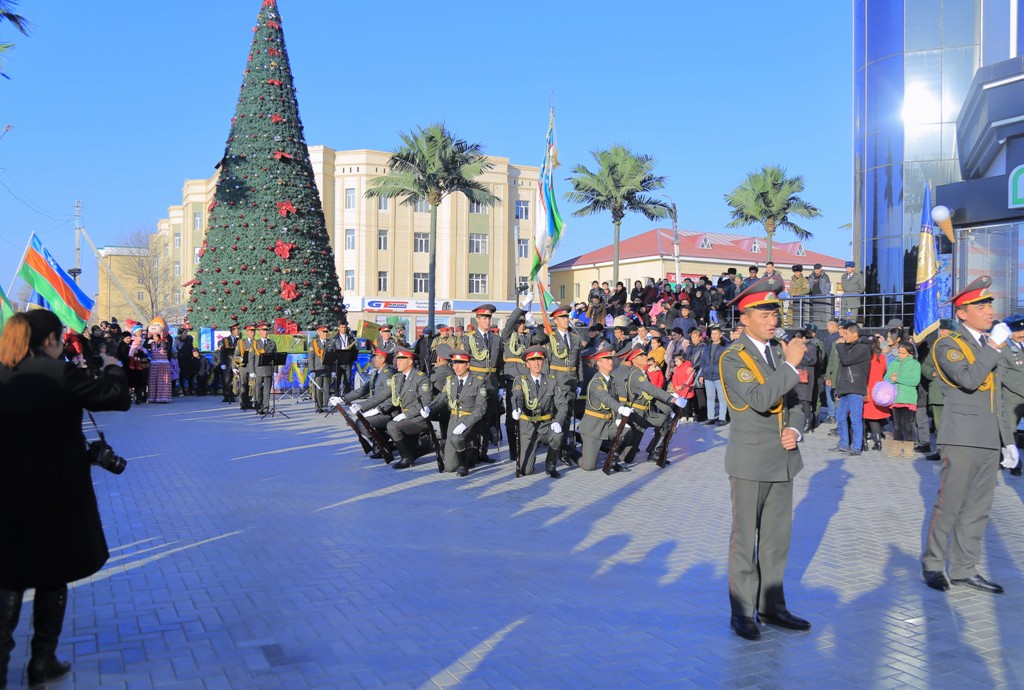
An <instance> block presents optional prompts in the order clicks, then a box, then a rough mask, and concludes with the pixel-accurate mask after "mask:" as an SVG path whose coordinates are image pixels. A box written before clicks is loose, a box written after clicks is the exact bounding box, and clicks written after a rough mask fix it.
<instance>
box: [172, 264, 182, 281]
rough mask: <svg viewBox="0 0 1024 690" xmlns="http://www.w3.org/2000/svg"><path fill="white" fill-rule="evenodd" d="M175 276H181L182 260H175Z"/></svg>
mask: <svg viewBox="0 0 1024 690" xmlns="http://www.w3.org/2000/svg"><path fill="white" fill-rule="evenodd" d="M174 277H175V278H179V277H181V262H180V261H175V262H174Z"/></svg>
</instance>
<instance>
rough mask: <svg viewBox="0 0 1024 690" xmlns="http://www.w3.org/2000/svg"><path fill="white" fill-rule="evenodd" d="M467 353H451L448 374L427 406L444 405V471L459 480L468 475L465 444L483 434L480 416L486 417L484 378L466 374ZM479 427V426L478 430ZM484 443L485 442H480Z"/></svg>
mask: <svg viewBox="0 0 1024 690" xmlns="http://www.w3.org/2000/svg"><path fill="white" fill-rule="evenodd" d="M469 360H470V356H469V353H468V352H467V351H465V350H453V351H452V371H453V372H454V373H453V374H452V375H451V376H449V377H448V379H447V380H446V381H445V383H444V387H443V388H442V390H441V392H440V393H439V394H438V395H437V397H436V398H434V401H433V402H432V403H431V404H430V406H431V407H437V406H439V405H445V404H446V405H447V406H448V411H449V414H451V418H450V419H449V420H448V427H449V428H448V433H447V437H448V441H447V442H446V443H445V445H444V471H445V472H456V473H457V474H458V475H459V476H460V477H465V476H466V475H467V474H469V468H468V466H469V464H470V463H469V462H468V460H467V458H466V454H467V453H468V452H469V445H470V444H471V443H473V442H474V441H475V442H477V443H479V442H480V440H477V439H474V438H473V437H474V436H479V435H480V434H481V431H482V432H483V433H486V432H487V427H486V423H485V422H484V417H485V416H486V415H487V397H488V391H487V387H486V385H485V381H484V377H483V376H481V375H479V374H470V373H469ZM480 427H483V428H482V429H481V428H480ZM482 442H483V443H486V440H483V441H482Z"/></svg>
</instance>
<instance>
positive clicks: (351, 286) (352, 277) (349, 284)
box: [345, 271, 356, 292]
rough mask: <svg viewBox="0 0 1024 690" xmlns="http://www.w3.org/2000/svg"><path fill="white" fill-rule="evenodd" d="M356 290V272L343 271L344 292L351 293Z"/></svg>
mask: <svg viewBox="0 0 1024 690" xmlns="http://www.w3.org/2000/svg"><path fill="white" fill-rule="evenodd" d="M355 289H356V272H355V271H345V292H352V291H354V290H355Z"/></svg>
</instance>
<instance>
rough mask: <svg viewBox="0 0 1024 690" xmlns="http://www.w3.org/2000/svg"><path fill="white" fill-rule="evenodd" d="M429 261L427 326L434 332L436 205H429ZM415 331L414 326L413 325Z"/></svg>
mask: <svg viewBox="0 0 1024 690" xmlns="http://www.w3.org/2000/svg"><path fill="white" fill-rule="evenodd" d="M429 254H430V263H429V265H428V268H427V271H428V273H427V328H429V329H430V332H431V333H433V332H434V295H436V294H437V286H436V280H437V276H436V273H437V206H435V205H434V204H431V205H430V252H429ZM413 330H414V331H415V326H414V327H413Z"/></svg>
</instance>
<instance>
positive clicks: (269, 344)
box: [252, 321, 277, 414]
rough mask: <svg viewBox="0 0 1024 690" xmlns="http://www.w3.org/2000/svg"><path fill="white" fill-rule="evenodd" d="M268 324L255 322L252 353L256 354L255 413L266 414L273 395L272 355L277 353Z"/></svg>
mask: <svg viewBox="0 0 1024 690" xmlns="http://www.w3.org/2000/svg"><path fill="white" fill-rule="evenodd" d="M269 333H270V324H268V323H266V322H264V321H261V322H260V323H258V324H256V340H255V341H254V342H253V345H252V349H253V354H255V355H256V393H255V396H254V397H255V402H256V414H267V412H269V411H270V401H271V397H272V396H273V395H274V372H275V371H277V365H276V364H274V355H276V354H277V343H275V342H274V341H273V340H271V339H270V338H269V337H268V336H269Z"/></svg>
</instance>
